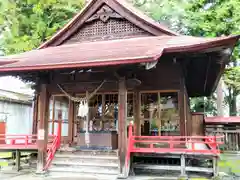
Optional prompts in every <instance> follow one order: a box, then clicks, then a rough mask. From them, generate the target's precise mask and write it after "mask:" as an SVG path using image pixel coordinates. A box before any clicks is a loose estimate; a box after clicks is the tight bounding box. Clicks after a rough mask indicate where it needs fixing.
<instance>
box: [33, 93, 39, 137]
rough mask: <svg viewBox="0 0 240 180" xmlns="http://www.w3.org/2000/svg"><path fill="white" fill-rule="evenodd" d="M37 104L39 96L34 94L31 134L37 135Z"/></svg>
mask: <svg viewBox="0 0 240 180" xmlns="http://www.w3.org/2000/svg"><path fill="white" fill-rule="evenodd" d="M38 102H39V95H38V94H37V93H36V94H35V97H34V102H33V128H32V133H33V134H37V127H38Z"/></svg>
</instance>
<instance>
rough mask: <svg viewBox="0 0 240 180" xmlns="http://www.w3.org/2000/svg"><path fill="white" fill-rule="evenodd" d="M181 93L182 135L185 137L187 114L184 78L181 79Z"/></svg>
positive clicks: (179, 95)
mask: <svg viewBox="0 0 240 180" xmlns="http://www.w3.org/2000/svg"><path fill="white" fill-rule="evenodd" d="M180 82H181V83H180V92H179V93H178V99H179V101H178V102H179V108H180V109H179V110H180V135H181V136H185V135H187V134H186V123H187V119H186V114H185V98H184V87H185V83H184V78H181V79H180Z"/></svg>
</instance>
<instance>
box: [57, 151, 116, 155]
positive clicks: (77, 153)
mask: <svg viewBox="0 0 240 180" xmlns="http://www.w3.org/2000/svg"><path fill="white" fill-rule="evenodd" d="M57 154H65V155H70V154H74V155H84V156H86V155H90V156H118V151H117V150H110V151H100V150H74V151H58V152H57Z"/></svg>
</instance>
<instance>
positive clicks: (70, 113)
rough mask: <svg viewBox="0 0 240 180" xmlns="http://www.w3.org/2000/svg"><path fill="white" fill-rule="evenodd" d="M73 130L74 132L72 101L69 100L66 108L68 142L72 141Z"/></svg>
mask: <svg viewBox="0 0 240 180" xmlns="http://www.w3.org/2000/svg"><path fill="white" fill-rule="evenodd" d="M73 132H74V102H73V101H71V100H69V110H68V142H69V143H70V144H72V143H73Z"/></svg>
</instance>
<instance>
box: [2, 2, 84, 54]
mask: <svg viewBox="0 0 240 180" xmlns="http://www.w3.org/2000/svg"><path fill="white" fill-rule="evenodd" d="M83 5H84V0H0V32H1V33H2V35H3V38H2V40H3V42H2V47H3V51H4V53H5V54H15V53H20V52H24V51H28V50H31V49H34V48H36V47H38V46H39V45H40V44H41V43H42V42H44V41H46V40H47V39H49V38H50V37H51V36H52V35H53V34H54V33H55V32H56V31H57V30H58V29H60V28H62V27H63V25H64V24H66V22H67V21H69V19H71V18H72V17H73V16H74V14H76V13H77V12H78V11H79V10H80V9H81V8H82V7H83Z"/></svg>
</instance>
